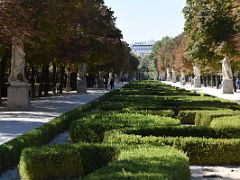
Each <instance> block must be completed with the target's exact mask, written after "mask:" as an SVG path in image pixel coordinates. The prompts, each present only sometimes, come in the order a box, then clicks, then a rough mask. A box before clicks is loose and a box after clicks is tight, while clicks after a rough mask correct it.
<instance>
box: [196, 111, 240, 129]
mask: <svg viewBox="0 0 240 180" xmlns="http://www.w3.org/2000/svg"><path fill="white" fill-rule="evenodd" d="M238 114H240V112H239V111H232V110H230V109H228V110H217V111H199V112H197V113H196V117H195V125H197V126H199V125H201V126H209V125H210V124H211V121H212V119H213V118H218V117H223V116H233V115H238Z"/></svg>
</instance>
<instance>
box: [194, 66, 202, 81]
mask: <svg viewBox="0 0 240 180" xmlns="http://www.w3.org/2000/svg"><path fill="white" fill-rule="evenodd" d="M193 73H194V78H196V79H200V76H201V73H200V67H199V65H195V66H193Z"/></svg>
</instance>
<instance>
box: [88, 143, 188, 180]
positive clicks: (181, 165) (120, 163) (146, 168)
mask: <svg viewBox="0 0 240 180" xmlns="http://www.w3.org/2000/svg"><path fill="white" fill-rule="evenodd" d="M84 179H91V180H93V179H97V180H98V179H110V180H111V179H160V180H163V179H172V180H173V179H180V180H187V179H191V175H190V170H189V165H188V158H187V157H186V155H185V154H184V153H182V152H180V151H178V150H176V149H174V148H171V147H161V148H159V147H152V146H148V147H135V148H131V149H128V150H123V151H122V152H121V155H120V157H119V160H117V161H115V162H113V163H111V164H110V165H108V166H106V167H104V168H101V169H99V170H97V171H95V172H93V173H91V174H90V175H88V176H87V177H86V178H84Z"/></svg>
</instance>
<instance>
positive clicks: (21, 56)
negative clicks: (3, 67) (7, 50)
mask: <svg viewBox="0 0 240 180" xmlns="http://www.w3.org/2000/svg"><path fill="white" fill-rule="evenodd" d="M24 68H25V53H24V50H23V45H22V43H20V42H18V41H17V40H16V39H13V45H12V58H11V73H10V75H9V77H8V81H9V82H10V83H11V82H26V78H25V72H24V71H25V69H24Z"/></svg>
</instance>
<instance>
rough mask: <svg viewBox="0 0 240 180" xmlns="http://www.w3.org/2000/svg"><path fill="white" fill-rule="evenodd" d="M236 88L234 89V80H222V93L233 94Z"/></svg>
mask: <svg viewBox="0 0 240 180" xmlns="http://www.w3.org/2000/svg"><path fill="white" fill-rule="evenodd" d="M233 92H234V89H233V80H232V79H229V80H223V82H222V93H223V94H233Z"/></svg>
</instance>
